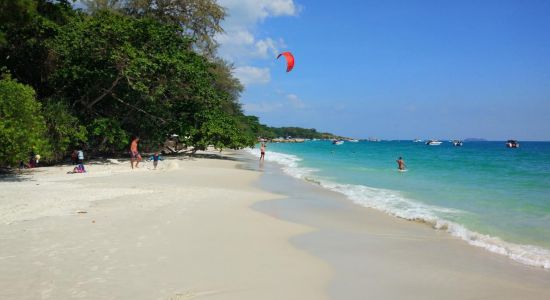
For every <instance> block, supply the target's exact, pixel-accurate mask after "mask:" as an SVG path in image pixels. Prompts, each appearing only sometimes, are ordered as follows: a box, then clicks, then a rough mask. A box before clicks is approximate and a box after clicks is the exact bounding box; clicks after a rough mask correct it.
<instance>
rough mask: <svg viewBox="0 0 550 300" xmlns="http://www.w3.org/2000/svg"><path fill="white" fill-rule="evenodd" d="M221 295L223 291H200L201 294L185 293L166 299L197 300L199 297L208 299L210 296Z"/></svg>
mask: <svg viewBox="0 0 550 300" xmlns="http://www.w3.org/2000/svg"><path fill="white" fill-rule="evenodd" d="M221 293H224V291H202V292H194V291H185V292H181V293H177V294H175V295H174V296H172V297H170V298H168V300H189V299H197V298H200V297H208V296H211V295H215V294H221Z"/></svg>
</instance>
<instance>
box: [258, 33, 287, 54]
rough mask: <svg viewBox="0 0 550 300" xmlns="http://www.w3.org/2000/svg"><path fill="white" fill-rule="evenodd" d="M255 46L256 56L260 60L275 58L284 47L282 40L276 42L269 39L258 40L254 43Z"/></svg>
mask: <svg viewBox="0 0 550 300" xmlns="http://www.w3.org/2000/svg"><path fill="white" fill-rule="evenodd" d="M255 46H256V54H257V55H258V56H259V57H262V58H268V57H270V56H271V57H276V56H277V54H279V52H280V51H279V49H280V48H284V47H286V45H285V42H284V41H283V39H279V40H278V41H275V40H273V39H271V38H266V39H263V40H259V41H257V42H256V44H255Z"/></svg>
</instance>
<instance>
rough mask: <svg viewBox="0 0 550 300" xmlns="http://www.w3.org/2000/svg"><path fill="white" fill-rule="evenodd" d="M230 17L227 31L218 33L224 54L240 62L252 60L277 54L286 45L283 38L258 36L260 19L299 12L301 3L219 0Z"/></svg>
mask: <svg viewBox="0 0 550 300" xmlns="http://www.w3.org/2000/svg"><path fill="white" fill-rule="evenodd" d="M218 3H219V4H220V5H221V6H223V7H225V8H226V9H227V12H228V17H227V18H226V19H225V20H224V22H223V24H222V26H223V28H224V30H225V32H224V33H223V34H219V35H217V36H216V37H215V39H216V41H218V43H219V44H220V48H219V54H220V56H221V57H223V58H225V59H228V60H230V61H232V62H234V63H235V64H236V65H244V64H248V63H249V60H251V59H257V58H261V59H267V58H270V57H273V56H276V55H277V54H278V53H279V50H280V49H283V48H285V47H286V45H285V43H284V40H283V39H282V38H272V37H265V38H262V39H258V38H257V37H255V36H254V32H255V30H256V27H257V25H258V24H259V23H261V22H262V21H264V20H265V19H266V18H269V17H281V16H296V15H297V14H298V13H299V8H298V6H297V5H296V4H295V3H294V1H293V0H219V1H218Z"/></svg>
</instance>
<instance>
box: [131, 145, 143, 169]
mask: <svg viewBox="0 0 550 300" xmlns="http://www.w3.org/2000/svg"><path fill="white" fill-rule="evenodd" d="M138 143H139V137H135V138H134V139H133V140H132V143H130V165H131V166H132V169H133V168H134V161H135V162H136V168H138V165H139V162H140V161H141V155H139V151H138Z"/></svg>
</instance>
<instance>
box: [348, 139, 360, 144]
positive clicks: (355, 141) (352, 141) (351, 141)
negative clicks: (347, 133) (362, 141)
mask: <svg viewBox="0 0 550 300" xmlns="http://www.w3.org/2000/svg"><path fill="white" fill-rule="evenodd" d="M348 142H350V143H359V140H356V139H352V140H349V141H348Z"/></svg>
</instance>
